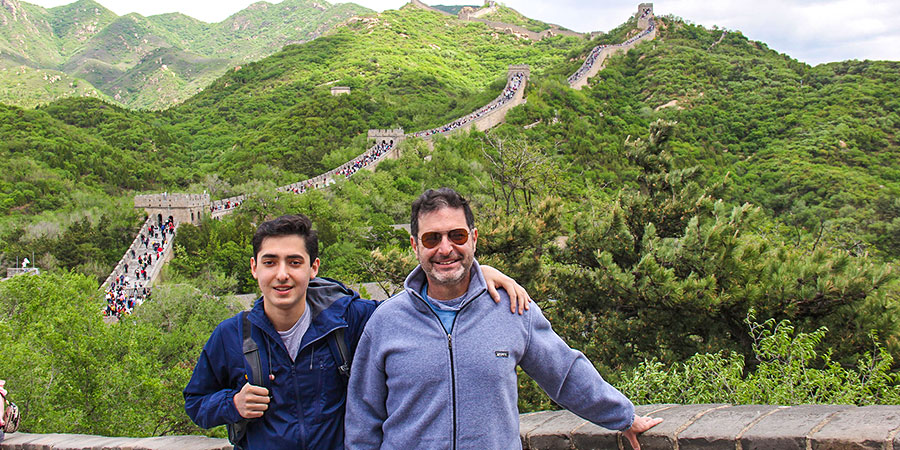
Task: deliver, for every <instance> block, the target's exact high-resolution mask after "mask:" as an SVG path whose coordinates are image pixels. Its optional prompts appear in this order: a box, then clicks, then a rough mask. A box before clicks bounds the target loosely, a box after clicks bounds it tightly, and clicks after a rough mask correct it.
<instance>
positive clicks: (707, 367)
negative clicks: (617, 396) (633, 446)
mask: <svg viewBox="0 0 900 450" xmlns="http://www.w3.org/2000/svg"><path fill="white" fill-rule="evenodd" d="M747 325H748V326H749V332H750V337H751V338H752V339H753V349H754V355H755V358H756V361H755V363H756V364H755V365H753V366H749V365H747V364H745V362H744V357H743V356H742V355H739V354H737V353H733V352H732V353H727V352H719V353H704V354H697V355H694V356H692V357H691V358H689V359H688V360H687V361H685V362H683V363H679V364H675V365H665V364H663V363H661V362H659V361H657V360H648V361H644V362H641V364H639V365H638V367H636V368H635V369H634V370H632V371H629V372H628V373H627V374H625V375H624V376H623V377H622V381H621V382H619V383H618V387H619V389H620V390H622V392H623V393H624V394H625V395H627V396H628V397H629V398H630V399H631V400H632V401H634V402H635V403H637V404H651V403H679V404H689V403H732V404H741V405H743V404H770V405H799V404H809V403H819V404H837V405H845V404H854V405H859V406H864V405H875V404H887V405H894V404H897V403H898V401H900V387H898V383H897V382H898V381H900V380H898V378H897V374H896V373H895V372H894V371H893V370H892V369H891V367H892V364H893V358H892V356H891V354H890V353H889V352H888V351H887V350H885V349H884V348H883V347H882V346H881V345H879V344H878V343H877V342H876V343H875V345H874V348H873V349H872V350H871V351H869V352H866V353H865V354H864V355H862V356H861V357H860V358H859V359H858V360H857V361H856V365H855V368H852V367H851V368H845V367H843V366H841V365H840V364H838V363H837V362H835V361H833V360H832V359H831V352H830V350H826V351H824V352H823V351H822V345H821V342H822V340H823V339H824V338H825V336H826V334H827V329H826V328H825V327H822V328H819V329H817V330H815V331H813V332H810V333H802V332H797V331H796V330H795V329H794V327H793V326H792V325H791V323H790V322H789V321H781V322H777V323H776V321H775V320H771V319H770V320H768V321H766V322H765V323H762V324H758V323H755V322H752V321H749V320H748V321H747Z"/></svg>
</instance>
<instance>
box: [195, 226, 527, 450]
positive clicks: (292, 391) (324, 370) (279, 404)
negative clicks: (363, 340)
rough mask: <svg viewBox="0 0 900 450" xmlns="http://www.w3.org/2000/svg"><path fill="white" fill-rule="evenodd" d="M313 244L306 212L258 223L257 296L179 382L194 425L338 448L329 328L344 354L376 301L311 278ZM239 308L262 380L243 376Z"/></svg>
mask: <svg viewBox="0 0 900 450" xmlns="http://www.w3.org/2000/svg"><path fill="white" fill-rule="evenodd" d="M318 249H319V246H318V240H317V237H316V232H315V230H313V229H312V223H311V222H310V220H309V219H308V218H307V217H306V216H303V215H291V216H282V217H279V218H277V219H275V220H272V221H268V222H264V223H263V224H261V225H260V226H259V228H258V229H257V231H256V234H255V235H254V237H253V257H252V258H250V271H251V272H252V273H253V277H254V278H255V279H256V280H257V281H258V283H259V289H260V291H262V297H261V298H260V299H259V300H257V301H256V304H255V305H254V307H253V309H251V310H250V311H249V312H246V313H240V314H238V315H236V316H234V317H232V318H230V319H227V320H225V321H223V322H222V323H220V324H219V325H218V326H217V327H216V329H215V331H213V333H212V336H210V338H209V341H208V342H207V343H206V345H205V346H204V348H203V352H202V353H201V355H200V358H199V360H198V361H197V365H196V367H195V368H194V373H193V375H192V377H191V381H190V382H189V383H188V385H187V387H185V389H184V398H185V410H186V411H187V413H188V415H189V416H190V417H191V420H193V421H194V422H195V423H196V424H197V425H199V426H201V427H204V428H211V427H214V426H217V425H223V424H235V423H242V421H243V420H244V419H249V423H248V424H247V425H246V434H245V435H244V436H243V438H242V439H240V440H239V442H237V445H236V447H238V448H243V449H253V448H266V449H279V448H290V449H296V448H303V449H313V448H314V449H334V448H341V447H342V446H343V443H344V441H343V439H344V405H345V402H346V376H344V375H342V374H341V373H340V372H339V367H340V366H341V361H342V357H341V353H340V348H339V346H338V344H337V341H336V339H337V338H336V337H335V335H336V333H335V331H336V330H339V329H342V330H344V342H345V344H346V347H347V348H348V350H349V353H350V354H351V355H352V353H353V351H354V350H355V349H356V344H357V342H358V341H359V337H360V335H361V334H362V330H363V327H364V325H365V324H366V321H368V319H369V317H370V316H371V315H372V312H373V311H374V310H375V302H372V301H370V300H362V299H360V298H359V295H358V294H357V293H356V292H354V291H353V290H351V289H348V288H347V287H345V286H344V285H343V284H341V283H339V282H336V281H333V280H329V279H324V278H317V277H316V275H317V274H318V271H319V258H318ZM494 272H495V275H496V274H498V273H499V272H496V271H494ZM500 277H502V278H504V279H505V280H504V282H510V281H512V280H511V279H509V278H506V277H505V276H503V275H502V274H501V275H500ZM494 278H497V277H496V276H495V277H494ZM513 284H514V282H513ZM516 286H517V285H516ZM508 287H509V288H510V289H512V288H513V286H512V285H509V286H508ZM520 292H524V291H520ZM520 297H521V294H520ZM501 309H503V308H501ZM243 314H246V315H247V318H248V319H249V323H250V330H251V331H250V335H251V336H252V339H253V342H255V343H256V345H257V347H258V355H259V361H260V365H259V366H260V369H261V372H262V373H261V375H262V379H263V382H262V383H261V385H253V384H251V383H250V382H249V381H250V380H251V378H252V377H251V374H252V371H251V369H250V367H251V366H250V363H249V362H248V361H247V359H246V358H245V357H244V351H243V340H244V338H243V336H244V332H243V331H242V330H243V326H244V325H243ZM353 370H356V369H355V368H354V369H353Z"/></svg>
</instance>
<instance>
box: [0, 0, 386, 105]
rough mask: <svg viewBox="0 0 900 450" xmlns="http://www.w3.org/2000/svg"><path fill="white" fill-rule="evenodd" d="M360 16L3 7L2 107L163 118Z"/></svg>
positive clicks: (307, 8)
mask: <svg viewBox="0 0 900 450" xmlns="http://www.w3.org/2000/svg"><path fill="white" fill-rule="evenodd" d="M367 13H371V11H370V10H368V9H366V8H363V7H361V6H359V5H356V4H354V3H342V4H339V5H331V4H329V3H327V2H324V1H318V2H315V1H307V0H285V1H282V2H279V3H278V4H271V3H267V2H258V3H254V4H253V5H251V6H250V7H248V8H247V9H245V10H243V11H240V12H238V13H236V14H234V15H232V16H231V17H229V18H228V19H226V20H224V21H222V22H219V23H214V24H209V23H205V22H202V21H199V20H196V19H193V18H191V17H188V16H185V15H183V14H161V15H156V16H151V17H143V16H141V15H139V14H135V13H131V14H126V15H124V16H121V17H119V16H116V14H115V13H113V12H112V11H109V10H108V9H106V8H104V7H103V6H102V5H100V4H99V3H97V2H95V1H94V0H78V1H76V2H74V3H71V4H68V5H63V6H57V7H54V8H49V9H44V8H41V7H39V6H35V5H31V4H29V3H25V2H20V1H19V0H3V3H2V7H0V22H2V23H3V24H4V26H3V27H2V28H0V103H6V104H11V105H18V106H24V107H34V106H36V105H41V104H45V103H48V102H51V101H53V100H57V99H61V98H66V97H76V96H91V97H101V98H104V99H107V100H110V99H111V100H112V101H113V102H114V103H118V104H120V105H124V106H127V107H129V108H133V109H164V108H167V107H169V106H171V105H174V104H177V103H180V102H182V101H184V100H185V99H186V98H188V97H190V96H192V95H194V94H196V93H198V92H200V91H202V90H203V88H204V87H206V86H207V85H208V84H209V83H210V82H212V81H213V80H214V79H215V78H217V77H219V76H221V75H222V73H224V72H225V71H226V70H228V69H232V68H233V67H235V66H237V65H240V64H242V63H247V62H251V61H255V60H258V59H260V58H264V57H266V56H268V55H271V54H272V53H275V52H277V51H278V50H280V49H281V48H282V47H284V46H285V45H288V44H294V43H300V42H306V41H309V40H312V39H315V38H316V37H318V36H321V35H322V34H324V33H326V32H328V31H329V30H331V29H333V28H334V27H336V26H339V25H340V24H342V23H343V22H344V21H346V20H347V19H349V18H351V17H354V16H357V15H361V14H367ZM35 71H37V73H36V74H35Z"/></svg>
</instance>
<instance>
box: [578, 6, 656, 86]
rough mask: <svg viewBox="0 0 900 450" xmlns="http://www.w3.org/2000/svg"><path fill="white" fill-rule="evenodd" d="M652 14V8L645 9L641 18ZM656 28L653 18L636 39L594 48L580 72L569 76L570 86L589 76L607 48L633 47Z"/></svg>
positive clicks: (579, 69)
mask: <svg viewBox="0 0 900 450" xmlns="http://www.w3.org/2000/svg"><path fill="white" fill-rule="evenodd" d="M650 14H651V12H650V8H645V9H644V10H643V12H642V13H641V17H640V18H641V19H645V18H647V16H649V15H650ZM655 26H656V23H655V22H654V21H653V19H652V18H651V19H650V26H649V27H647V29H645V30H643V31H641V32H640V33H638V34H637V35H635V36H634V37H632V38H631V39H628V40H627V41H625V42H623V43H621V44H614V45H606V44H601V45H598V46H596V47H594V48H593V49H592V50H591V53H590V54H589V55H588V57H587V58H585V59H584V63H583V64H582V65H581V67H579V68H578V70H577V71H576V72H575V73H573V74H572V75H570V76H569V84H572V83H574V82H576V81H578V80H580V79H581V78H582V77H584V76H585V74H587V73H588V71H590V70H591V67H593V66H594V63H595V62H597V58H599V57H600V53H601V52H602V51H603V50H604V49H606V48H607V47H624V46H627V45H631V44H633V43H634V42H635V41H637V40H638V39H640V38H642V37H644V36H646V35H648V34H650V33H651V32H652V31H653V29H654V27H655Z"/></svg>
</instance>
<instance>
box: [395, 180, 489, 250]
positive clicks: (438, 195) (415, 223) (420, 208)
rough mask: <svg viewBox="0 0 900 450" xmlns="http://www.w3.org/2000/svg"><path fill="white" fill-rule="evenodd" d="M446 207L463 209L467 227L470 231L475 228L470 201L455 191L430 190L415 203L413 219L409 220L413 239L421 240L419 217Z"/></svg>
mask: <svg viewBox="0 0 900 450" xmlns="http://www.w3.org/2000/svg"><path fill="white" fill-rule="evenodd" d="M446 207H450V208H453V209H460V208H462V210H463V214H465V216H466V225H468V227H469V229H470V230H471V229H472V228H475V215H474V214H472V207H471V206H469V201H468V200H466V199H464V198H463V197H462V196H461V195H459V193H457V192H456V191H454V190H453V189H450V188H448V187H442V188H440V189H437V190H435V189H429V190H427V191H425V192H424V193H423V194H422V195H420V196H419V198H417V199H416V200H415V201H414V202H413V204H412V217H410V219H409V230H410V234H412V237H413V238H414V239H416V240H418V239H419V216H421V215H423V214H428V213H430V212H432V211H437V210H439V209H441V208H446Z"/></svg>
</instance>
